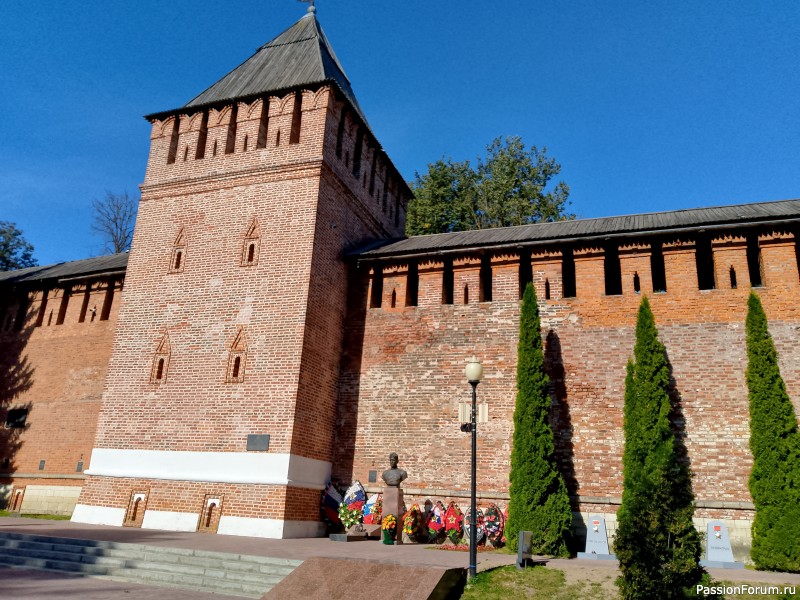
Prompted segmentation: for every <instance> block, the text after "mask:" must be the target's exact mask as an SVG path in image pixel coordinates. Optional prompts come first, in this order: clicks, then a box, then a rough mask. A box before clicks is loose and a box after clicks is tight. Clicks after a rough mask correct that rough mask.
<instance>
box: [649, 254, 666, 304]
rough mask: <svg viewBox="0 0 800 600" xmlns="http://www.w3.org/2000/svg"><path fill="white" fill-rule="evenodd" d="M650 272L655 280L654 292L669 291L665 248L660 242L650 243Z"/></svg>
mask: <svg viewBox="0 0 800 600" xmlns="http://www.w3.org/2000/svg"><path fill="white" fill-rule="evenodd" d="M650 273H651V275H652V280H653V292H654V293H656V294H659V293H664V292H666V291H667V271H666V269H665V267H664V249H663V247H662V245H661V243H660V242H654V243H652V244H651V245H650Z"/></svg>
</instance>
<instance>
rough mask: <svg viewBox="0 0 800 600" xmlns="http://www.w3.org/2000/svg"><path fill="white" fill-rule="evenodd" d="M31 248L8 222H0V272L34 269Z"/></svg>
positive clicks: (13, 225)
mask: <svg viewBox="0 0 800 600" xmlns="http://www.w3.org/2000/svg"><path fill="white" fill-rule="evenodd" d="M37 264H38V263H37V262H36V259H35V258H33V246H32V245H31V244H30V243H29V242H28V241H27V240H26V239H25V238H24V237H23V236H22V231H20V230H19V229H17V226H16V225H15V224H14V223H11V222H10V221H0V271H12V270H14V269H24V268H26V267H35V266H36V265H37Z"/></svg>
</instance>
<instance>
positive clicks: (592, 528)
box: [578, 515, 617, 560]
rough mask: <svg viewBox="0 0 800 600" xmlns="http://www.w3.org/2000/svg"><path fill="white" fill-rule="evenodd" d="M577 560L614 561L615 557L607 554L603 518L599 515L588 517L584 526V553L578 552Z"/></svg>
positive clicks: (606, 537) (604, 521) (606, 535)
mask: <svg viewBox="0 0 800 600" xmlns="http://www.w3.org/2000/svg"><path fill="white" fill-rule="evenodd" d="M578 558H591V559H595V560H616V558H617V557H616V556H615V555H614V554H609V552H608V534H607V533H606V520H605V518H604V517H602V516H600V515H594V516H592V517H589V522H588V523H587V524H586V552H578Z"/></svg>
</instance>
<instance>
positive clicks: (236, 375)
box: [231, 356, 242, 379]
mask: <svg viewBox="0 0 800 600" xmlns="http://www.w3.org/2000/svg"><path fill="white" fill-rule="evenodd" d="M241 366H242V358H241V357H240V356H237V357H236V358H234V359H233V369H232V370H231V377H232V378H233V379H238V378H239V368H240V367H241Z"/></svg>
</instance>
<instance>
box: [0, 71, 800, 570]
mask: <svg viewBox="0 0 800 600" xmlns="http://www.w3.org/2000/svg"><path fill="white" fill-rule="evenodd" d="M312 88H313V89H312ZM297 98H299V103H298V102H297ZM298 106H299V110H300V113H299V114H297V113H296V107H298ZM178 113H179V114H173V115H170V116H164V113H161V114H160V115H156V116H153V117H151V119H152V132H151V149H150V156H149V160H148V165H147V171H146V176H145V182H144V184H143V186H142V198H141V202H140V207H139V213H138V218H137V222H136V229H135V233H134V238H133V245H132V249H131V254H130V258H129V261H128V268H127V273H126V274H125V277H124V290H123V289H122V285H123V278H122V276H119V277H116V278H112V279H110V280H109V279H108V278H100V277H95V278H94V279H89V280H87V281H73V282H61V283H58V284H57V285H53V286H51V287H50V288H47V287H45V286H44V285H40V286H38V287H37V286H33V287H28V288H24V289H21V290H18V289H13V290H11V293H8V294H5V295H4V296H3V297H0V342H2V343H3V344H4V350H5V352H4V354H3V360H2V364H0V366H2V367H3V369H4V371H3V375H4V376H6V375H8V374H9V373H10V374H12V375H13V377H11V378H10V379H9V381H11V382H12V383H13V384H14V385H9V386H7V387H8V388H9V389H8V390H0V391H2V392H3V393H5V394H6V396H5V397H3V398H1V399H2V400H3V401H5V402H8V401H9V399H10V404H9V407H10V408H15V407H27V408H29V409H30V413H29V416H28V424H27V425H26V427H25V428H24V429H9V428H6V429H4V430H3V440H2V441H3V444H4V448H5V450H4V451H5V456H0V459H8V463H7V465H6V466H4V467H2V469H0V470H2V471H3V472H4V477H5V478H4V479H3V480H2V481H0V484H2V485H0V489H1V490H2V493H3V494H11V497H13V498H18V499H20V500H21V502H22V503H25V502H34V501H36V498H46V497H47V491H46V490H43V489H42V488H43V487H44V488H47V487H48V486H49V489H50V491H51V492H53V494H54V493H55V490H56V489H58V490H62V492H63V489H64V488H65V487H68V486H82V490H81V492H80V499H79V503H80V504H82V505H85V506H90V507H107V508H114V509H122V510H124V511H126V512H127V513H128V514H129V516H130V518H129V519H128V521H126V525H128V526H135V527H137V526H141V524H142V522H143V520H144V518H145V512H146V511H163V512H167V513H170V512H177V513H189V514H197V515H198V523H199V524H201V525H202V526H201V529H207V530H208V531H210V532H213V531H214V530H216V528H217V526H218V525H219V522H220V516H223V517H224V516H233V517H250V518H263V519H277V520H287V521H316V520H317V519H318V518H319V500H320V498H319V490H317V489H308V488H301V487H296V486H292V485H291V484H290V485H266V484H241V483H237V484H234V483H204V482H199V481H173V480H163V479H147V478H134V477H109V476H99V475H92V476H87V477H86V479H85V481H84V476H83V475H82V473H80V471H81V470H82V468H88V467H89V457H90V453H91V451H92V448H100V449H111V450H154V451H175V452H177V451H185V452H209V453H212V452H213V453H244V452H246V448H247V439H248V435H250V434H269V436H270V444H269V452H271V453H280V454H291V455H293V456H296V457H304V458H308V459H314V460H318V461H324V462H330V463H332V465H333V467H332V468H333V478H334V480H336V481H337V482H339V483H340V484H342V485H349V484H350V483H351V482H352V481H353V480H356V479H358V480H360V481H361V482H362V483H364V482H368V481H369V477H370V472H372V471H375V472H377V474H380V473H381V472H382V471H383V470H384V469H385V468H386V467H387V462H388V461H387V459H388V454H389V452H392V451H396V452H398V453H399V454H400V462H401V466H402V467H403V468H404V469H406V470H407V471H408V474H409V478H408V480H407V481H406V482H405V483H404V489H406V497H405V499H406V504H407V505H408V506H410V505H411V503H413V502H418V503H420V504H421V505H424V504H425V502H426V501H427V500H428V499H430V500H433V501H435V500H437V499H441V500H443V501H444V502H445V503H446V502H448V501H450V500H455V501H456V502H458V504H459V505H461V507H462V508H464V509H466V507H467V506H468V504H469V500H468V498H469V489H470V470H469V463H470V452H471V449H470V437H469V436H468V435H465V434H463V433H461V432H460V430H459V419H458V414H459V412H458V411H459V404H460V403H468V402H470V400H471V393H470V387H469V385H468V384H467V382H466V381H465V377H464V366H465V364H466V361H467V359H468V358H469V357H470V356H472V355H475V356H477V357H478V358H479V359H480V360H481V361H482V363H483V365H484V380H483V381H482V383H481V384H480V386H479V387H478V398H479V402H480V403H481V404H486V405H488V407H489V409H488V413H489V421H488V422H487V423H485V424H484V423H482V424H480V425H479V434H478V457H477V461H478V475H479V477H478V494H479V498H480V502H481V504H482V505H486V504H488V503H489V502H491V501H494V502H497V503H498V504H499V505H500V506H501V507H505V506H506V504H507V498H508V471H509V460H510V453H511V442H512V434H513V419H512V416H513V410H514V403H515V392H516V360H517V357H516V354H517V341H518V339H519V331H518V328H519V313H520V297H521V293H520V288H521V280H522V279H523V278H524V277H527V276H526V275H525V274H526V273H528V272H529V271H530V273H531V275H530V277H531V280H532V281H533V283H534V285H535V286H536V290H537V294H538V297H539V301H540V310H541V315H542V337H543V340H544V344H545V352H546V365H547V369H548V373H549V375H550V377H551V385H552V397H553V403H552V424H553V429H554V434H555V442H556V452H557V457H558V461H559V467H560V469H561V471H562V473H563V474H564V477H565V479H566V481H567V485H568V487H569V491H570V494H571V496H572V498H573V509H574V511H575V514H576V522H575V528H576V530H577V531H580V529H581V524H582V523H583V522H584V521H585V519H586V518H587V517H588V515H590V514H594V513H602V514H605V515H607V517H608V521H609V531H610V532H611V533H612V534H613V532H614V528H615V514H614V513H615V511H616V510H617V508H618V506H619V502H620V497H621V495H622V472H621V459H622V450H623V443H624V439H623V431H622V423H623V416H622V414H623V396H624V379H625V365H626V362H627V360H628V359H629V357H630V355H631V353H632V349H633V343H634V325H635V319H636V313H637V310H638V307H639V304H640V301H641V298H642V296H643V295H647V296H648V297H649V299H650V302H651V305H652V308H653V312H654V314H655V318H656V323H657V325H658V327H659V332H660V337H661V340H662V341H663V342H664V344H665V346H666V349H667V353H668V357H669V360H670V364H671V366H672V374H673V378H674V385H673V389H672V398H673V403H674V411H673V412H674V414H673V424H674V428H675V433H676V435H677V436H678V439H679V440H680V443H681V444H682V445H684V446H685V448H686V456H687V459H688V461H689V464H690V467H691V470H692V473H693V485H694V492H695V496H696V499H697V505H698V509H697V513H696V515H695V517H696V520H697V522H698V523H700V524H702V523H704V522H705V521H704V520H707V519H712V518H720V519H725V520H726V521H728V522H729V527H730V528H731V530H732V531H733V532H734V533H732V536H733V537H734V538H735V544H736V548H737V549H738V550H737V552H740V551H741V552H742V553H745V552H746V548H747V545H748V543H749V542H748V532H749V529H748V527H749V523H750V522H751V521H752V518H753V511H752V509H753V507H752V501H751V498H750V495H749V493H748V488H747V481H748V477H749V473H750V469H751V467H752V457H751V455H750V452H749V447H748V440H749V424H748V421H749V414H748V413H749V408H748V398H747V389H746V386H745V379H744V373H745V368H746V362H747V360H746V352H745V341H744V319H745V311H746V299H747V295H748V293H749V290H750V282H751V277H750V275H751V273H750V268H751V267H752V268H754V270H755V268H757V269H758V273H759V276H760V280H761V285H760V286H759V287H758V288H757V293H758V294H759V295H760V296H761V298H762V301H763V303H764V308H765V310H766V313H767V316H768V319H769V325H770V331H771V333H772V335H773V337H774V339H775V343H776V346H777V349H778V352H779V355H780V366H781V369H782V374H783V377H784V380H785V381H786V385H787V389H788V392H789V394H790V396H791V398H792V400H793V402H794V403H795V407H796V409H797V410H798V412H800V341H798V336H797V330H798V329H799V328H800V309H798V304H800V303H798V300H799V299H800V298H799V296H800V294H799V292H800V276H799V274H798V256H800V251H798V248H800V244H799V243H798V236H797V231H796V230H795V229H792V227H796V226H795V225H794V224H791V225H790V224H787V225H786V226H785V228H781V227H777V228H769V227H767V226H764V225H758V224H757V223H752V224H750V225H748V226H743V227H740V228H737V229H735V230H734V229H731V230H729V231H724V230H718V231H714V232H712V233H705V232H703V234H702V236H701V237H702V238H704V239H710V241H711V248H712V250H713V270H711V271H709V273H707V277H706V278H705V279H706V280H708V281H706V283H709V285H706V287H713V288H714V289H704V290H700V289H699V287H701V285H700V283H701V282H700V279H699V277H698V268H697V258H696V257H697V247H696V244H697V243H698V238H697V237H696V236H697V235H699V232H698V233H688V232H687V233H670V234H662V235H660V236H658V237H657V238H652V239H651V238H646V237H644V236H640V237H639V238H636V237H625V238H620V239H615V238H614V237H613V236H610V237H609V239H608V240H604V241H603V242H602V243H601V242H598V243H597V244H592V243H590V242H577V241H576V242H572V243H571V244H570V245H569V246H568V245H567V242H553V243H551V244H550V245H547V246H541V247H540V246H536V247H532V248H527V249H522V248H519V247H514V248H511V249H508V250H501V249H494V250H483V251H480V250H478V251H463V252H461V253H459V252H454V253H450V254H446V255H445V254H436V253H429V254H427V255H423V256H418V257H414V258H413V262H409V259H402V258H395V259H391V260H386V261H383V262H381V261H380V260H364V259H362V260H359V259H358V258H357V257H355V258H352V257H350V253H352V252H353V251H354V250H356V249H358V248H363V247H365V246H366V245H368V244H371V243H373V242H376V241H380V240H388V239H393V238H398V237H402V235H403V231H404V223H405V211H406V207H407V202H408V194H409V190H408V188H407V186H406V184H405V183H404V182H403V181H402V180H401V179H400V178H399V175H398V174H397V172H396V170H395V168H394V167H393V165H392V164H391V163H390V162H389V160H388V158H387V157H386V155H385V153H384V152H383V150H382V149H381V148H380V146H379V145H378V143H377V141H376V140H375V139H374V138H373V137H372V134H371V133H370V132H369V131H368V129H367V128H366V127H365V124H364V123H362V122H360V121H359V120H358V117H357V116H356V113H355V112H354V111H353V110H352V108H351V107H349V106H348V105H347V101H346V100H344V99H343V98H342V97H341V94H340V93H339V92H337V90H336V89H335V88H334V87H331V86H329V85H324V84H321V85H316V86H311V88H309V89H303V90H294V91H291V92H288V93H285V94H281V95H271V96H265V97H263V98H255V99H253V98H248V99H246V101H236V102H234V101H231V103H230V104H228V105H226V106H222V105H215V106H211V107H205V108H192V109H186V110H185V111H184V112H180V111H178ZM263 115H267V116H268V119H264V118H263ZM234 119H235V120H234ZM298 124H299V129H298ZM234 132H235V133H234ZM740 225H741V224H740ZM754 239H755V240H756V241H757V242H758V244H757V245H758V249H759V253H760V255H759V256H758V257H755V260H753V258H754V257H753V256H752V255H751V256H750V260H748V241H749V243H750V248H751V252H752V248H753V247H754V246H753V241H754ZM654 241H655V242H657V243H658V244H659V245H660V246H661V247H662V249H663V258H664V267H663V271H664V274H665V278H666V291H663V290H661V289H659V288H660V287H661V286H660V285H654V283H653V279H654V278H653V273H651V246H650V244H651V242H654ZM609 244H618V246H617V247H616V248H614V251H612V252H611V253H607V252H606V250H607V248H608V245H609ZM251 246H252V248H253V251H252V254H251V252H250V247H251ZM565 251H566V252H565ZM617 254H618V258H619V268H618V269H615V268H613V267H614V266H615V262H613V261H616V258H615V257H616V256H617ZM565 256H567V257H568V256H574V263H573V264H574V269H570V270H567V271H565V270H564V268H563V261H564V257H565ZM528 261H530V264H527V262H528ZM521 263H525V264H521ZM754 265H755V266H754ZM487 266H489V267H491V273H490V275H491V277H490V283H491V285H490V288H491V289H489V287H488V286H487V279H486V277H485V276H484V274H485V272H486V271H485V269H486V268H487ZM521 267H524V268H521ZM527 267H530V269H528V268H527ZM571 270H574V282H573V281H570V280H569V279H566V280H565V277H564V273H565V272H566V273H569V272H570V271H571ZM445 272H447V273H448V275H449V274H452V289H447V290H446V289H445V286H444V282H445ZM616 272H618V273H619V276H620V281H612V280H611V279H612V275H613V274H614V273H616ZM656 274H658V272H656ZM734 275H735V277H734ZM753 275H755V273H753ZM448 279H449V278H448ZM734 279H735V280H736V286H735V287H734V286H733V282H734ZM756 279H757V278H756ZM710 283H713V285H710ZM616 284H620V285H621V293H620V294H617V295H606V293H605V292H606V290H607V289H608V290H612V289H615V288H616ZM109 286H111V287H110V288H109ZM3 289H4V290H5V289H7V288H3ZM573 289H574V292H575V293H574V296H575V297H565V294H566V293H568V292H569V291H570V290H573ZM450 298H451V299H452V302H451V303H447V304H446V303H445V299H450ZM489 298H491V301H488V299H489ZM20 307H22V309H21V308H20ZM19 314H24V315H25V316H26V318H25V319H24V320H22V322H21V323H20V324H21V325H22V327H21V331H15V321H16V320H17V317H16V315H19ZM237 365H238V366H237ZM0 418H5V414H0ZM41 461H44V463H43V465H42V463H41ZM79 463H82V465H81V464H79ZM40 465H42V466H43V468H41V469H40ZM141 466H142V467H143V468H146V466H147V465H141ZM143 474H144V475H147V476H154V475H153V474H152V473H142V472H137V473H136V475H137V476H138V475H143ZM297 485H300V484H297ZM34 486H36V488H35V489H34ZM40 486H41V487H40ZM27 487H30V488H31V490H30V493H26V488H27ZM368 490H369V491H370V492H375V491H379V490H380V480H378V481H377V482H375V483H374V484H369V486H368ZM18 492H19V493H18ZM70 492H71V494H70ZM74 492H75V489H74V487H73V488H72V489H68V490H67V491H66V492H63V495H64V497H65V498H72V500H71V501H72V502H74V497H75V493H74ZM138 494H143V499H142V500H140V502H139V504H136V502H135V500H136V498H138V496H137V495H138ZM51 496H52V494H51ZM211 498H219V499H220V500H221V510H220V511H218V512H216V513H215V514H214V515H213V518H212V519H211V520H208V524H207V525H203V524H202V520H201V519H200V515H201V514H203V513H204V510H205V506H206V501H207V500H209V499H211ZM41 502H45V501H41ZM41 502H40V503H41ZM59 502H60V501H59ZM134 507H135V508H134ZM58 510H62V508H58ZM311 529H312V528H310V529H309V530H311ZM737 558H739V559H741V558H743V556H737Z"/></svg>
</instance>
